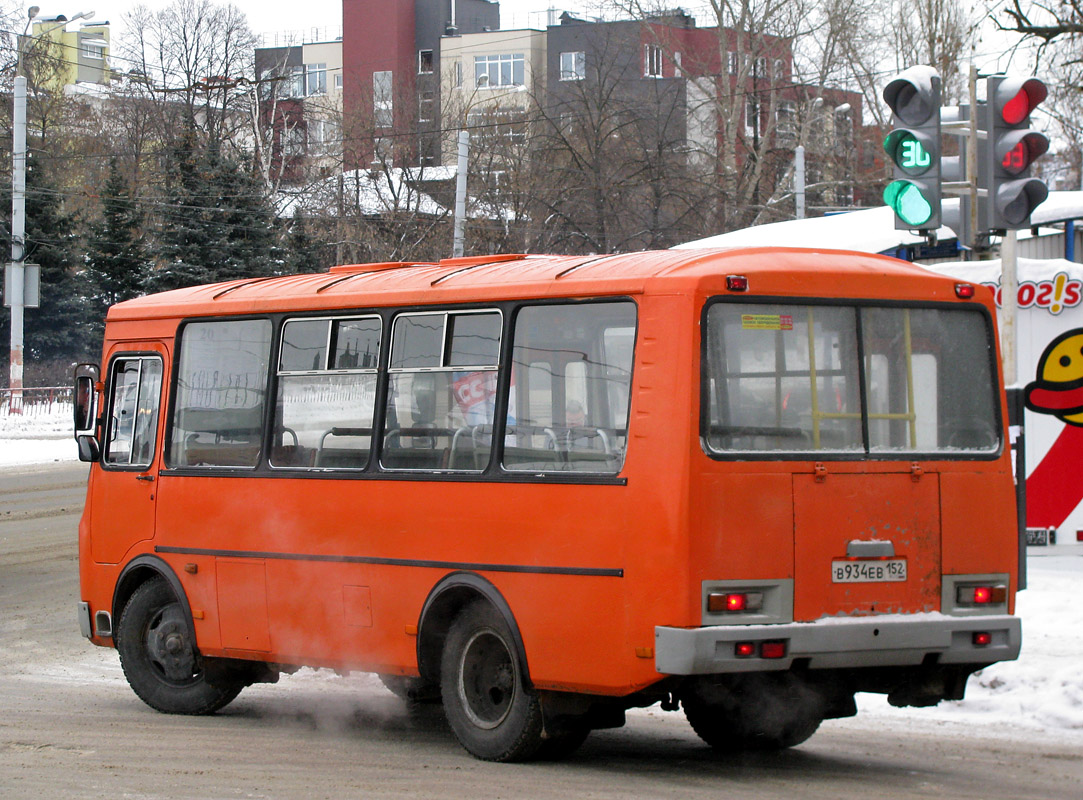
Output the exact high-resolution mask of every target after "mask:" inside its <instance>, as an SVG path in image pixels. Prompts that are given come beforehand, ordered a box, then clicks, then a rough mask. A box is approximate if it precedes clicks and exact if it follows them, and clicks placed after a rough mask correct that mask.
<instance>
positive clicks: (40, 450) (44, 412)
mask: <svg viewBox="0 0 1083 800" xmlns="http://www.w3.org/2000/svg"><path fill="white" fill-rule="evenodd" d="M73 424H74V423H73V422H72V407H71V405H70V404H67V403H48V404H42V405H33V406H27V407H26V408H25V409H24V410H23V413H22V414H9V413H7V409H3V410H2V411H0V467H10V466H20V465H28V464H47V463H50V462H53V461H76V460H77V459H78V458H79V451H78V449H77V448H76V446H75V439H74V437H73V435H72V428H73Z"/></svg>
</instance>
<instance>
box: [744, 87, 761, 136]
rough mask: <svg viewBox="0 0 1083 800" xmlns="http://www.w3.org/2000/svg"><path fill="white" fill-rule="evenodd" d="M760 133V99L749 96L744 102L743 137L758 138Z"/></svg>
mask: <svg viewBox="0 0 1083 800" xmlns="http://www.w3.org/2000/svg"><path fill="white" fill-rule="evenodd" d="M760 133H761V128H760V99H759V98H758V97H755V96H751V95H750V96H749V97H748V98H747V99H746V100H745V136H759V135H760Z"/></svg>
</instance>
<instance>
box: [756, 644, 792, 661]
mask: <svg viewBox="0 0 1083 800" xmlns="http://www.w3.org/2000/svg"><path fill="white" fill-rule="evenodd" d="M785 657H786V643H785V642H763V643H761V644H760V658H785Z"/></svg>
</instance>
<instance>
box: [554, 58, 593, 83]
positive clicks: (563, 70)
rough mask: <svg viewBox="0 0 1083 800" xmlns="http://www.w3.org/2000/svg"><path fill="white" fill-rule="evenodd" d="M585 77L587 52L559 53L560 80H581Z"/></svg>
mask: <svg viewBox="0 0 1083 800" xmlns="http://www.w3.org/2000/svg"><path fill="white" fill-rule="evenodd" d="M585 77H587V54H586V53H582V52H578V53H561V54H560V79H561V80H562V81H581V80H583V79H584V78H585Z"/></svg>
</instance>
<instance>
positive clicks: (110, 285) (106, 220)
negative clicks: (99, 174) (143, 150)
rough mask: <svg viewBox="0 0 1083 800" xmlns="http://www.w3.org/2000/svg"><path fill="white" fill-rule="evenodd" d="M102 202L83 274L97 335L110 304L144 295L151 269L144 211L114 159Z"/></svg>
mask: <svg viewBox="0 0 1083 800" xmlns="http://www.w3.org/2000/svg"><path fill="white" fill-rule="evenodd" d="M101 205H102V212H101V213H102V216H101V220H100V221H99V222H97V223H95V224H93V225H91V226H90V236H89V240H88V242H87V254H86V272H85V274H84V276H85V279H86V291H87V301H88V303H89V305H90V307H91V309H92V312H93V317H92V320H91V325H92V328H93V329H94V330H95V332H97V333H98V334H99V335H100V334H101V333H102V331H103V330H104V324H105V313H106V311H107V310H108V308H109V306H111V305H113V304H114V303H119V302H121V301H122V300H130V299H131V298H133V297H138V296H139V295H141V294H143V291H144V289H143V286H144V283H145V281H146V279H147V275H148V274H149V271H150V262H149V260H148V258H147V253H146V246H145V244H144V240H143V213H142V211H141V210H140V208H139V206H138V204H137V202H136V201H135V200H134V199H133V198H132V197H131V194H130V192H129V191H128V187H127V185H126V183H125V181H124V179H123V177H122V176H121V174H120V171H119V169H118V168H117V161H116V159H115V158H114V159H111V160H110V163H109V178H108V180H107V181H106V184H105V186H104V188H103V190H102V194H101Z"/></svg>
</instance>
